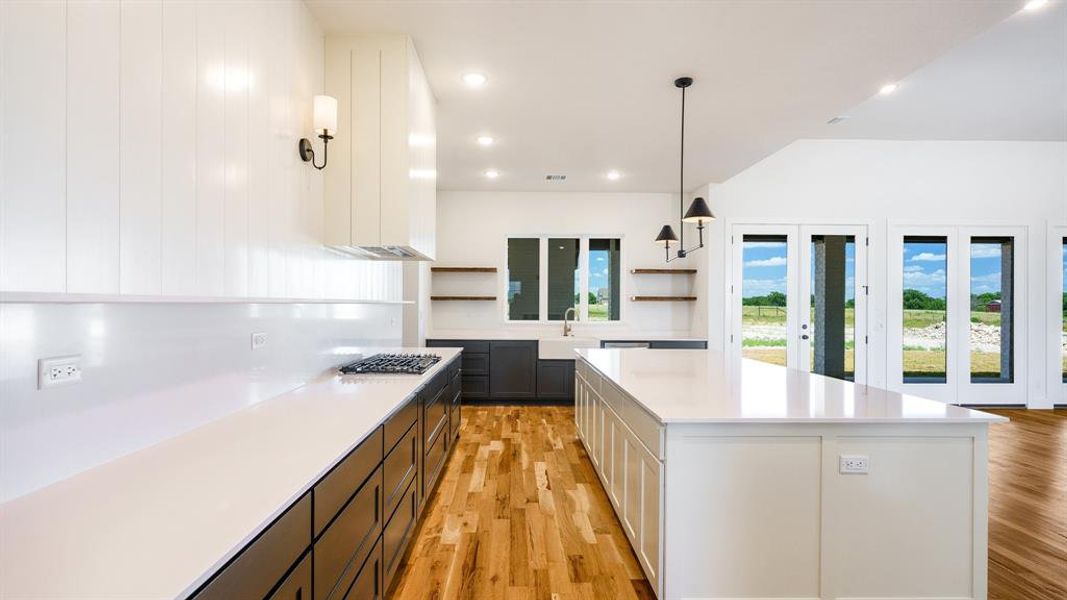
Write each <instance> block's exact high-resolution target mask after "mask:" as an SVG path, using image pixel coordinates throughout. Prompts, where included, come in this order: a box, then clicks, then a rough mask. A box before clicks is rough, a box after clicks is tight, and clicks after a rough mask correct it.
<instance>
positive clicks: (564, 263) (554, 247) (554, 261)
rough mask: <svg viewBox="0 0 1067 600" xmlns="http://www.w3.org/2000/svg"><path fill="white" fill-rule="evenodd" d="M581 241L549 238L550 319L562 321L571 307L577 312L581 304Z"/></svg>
mask: <svg viewBox="0 0 1067 600" xmlns="http://www.w3.org/2000/svg"><path fill="white" fill-rule="evenodd" d="M578 250H579V243H578V240H577V239H574V238H566V239H564V238H549V240H548V320H549V321H562V320H563V313H565V312H566V311H567V309H569V308H573V309H574V310H575V312H577V311H578V307H579V305H580V304H581V303H580V301H579V297H578V292H579V291H580V290H581V289H582V284H581V281H580V279H581V278H580V275H581V272H580V271H579V270H578Z"/></svg>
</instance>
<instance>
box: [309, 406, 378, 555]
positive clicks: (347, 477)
mask: <svg viewBox="0 0 1067 600" xmlns="http://www.w3.org/2000/svg"><path fill="white" fill-rule="evenodd" d="M381 462H382V428H381V427H378V428H376V429H375V430H374V432H373V433H371V434H370V435H369V436H367V439H365V440H363V441H362V442H360V444H359V446H356V449H355V450H353V451H352V452H350V453H349V454H348V456H346V457H344V459H342V460H341V462H340V463H338V465H337V466H336V467H334V468H333V470H331V471H330V472H329V473H327V474H326V476H325V477H323V478H322V481H320V482H319V483H318V484H317V485H316V486H315V490H314V491H315V536H316V537H318V536H319V534H321V533H322V530H323V529H324V528H325V527H326V524H327V523H329V522H330V520H331V519H333V517H334V515H336V514H337V511H339V510H341V507H342V506H344V504H345V502H348V499H349V498H351V497H352V494H354V493H355V492H356V490H357V489H359V486H360V485H362V484H363V482H364V481H366V480H367V477H369V476H370V474H371V473H373V472H374V470H375V469H376V468H378V465H379V464H380V463H381Z"/></svg>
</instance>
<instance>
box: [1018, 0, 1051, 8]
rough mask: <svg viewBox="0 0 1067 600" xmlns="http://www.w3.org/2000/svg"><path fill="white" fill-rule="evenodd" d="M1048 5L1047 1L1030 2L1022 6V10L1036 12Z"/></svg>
mask: <svg viewBox="0 0 1067 600" xmlns="http://www.w3.org/2000/svg"><path fill="white" fill-rule="evenodd" d="M1046 4H1048V0H1030V1H1029V2H1027V3H1026V4H1024V5H1023V10H1037V9H1039V8H1043V7H1044V6H1045V5H1046Z"/></svg>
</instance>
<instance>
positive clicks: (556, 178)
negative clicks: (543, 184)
mask: <svg viewBox="0 0 1067 600" xmlns="http://www.w3.org/2000/svg"><path fill="white" fill-rule="evenodd" d="M545 181H567V176H566V175H552V174H551V173H549V174H548V175H545Z"/></svg>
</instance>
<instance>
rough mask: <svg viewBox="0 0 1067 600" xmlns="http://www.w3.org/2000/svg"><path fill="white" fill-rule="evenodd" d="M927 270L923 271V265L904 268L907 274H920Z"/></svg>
mask: <svg viewBox="0 0 1067 600" xmlns="http://www.w3.org/2000/svg"><path fill="white" fill-rule="evenodd" d="M925 270H926V269H923V267H922V265H905V267H904V272H905V273H919V272H922V271H925Z"/></svg>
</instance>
